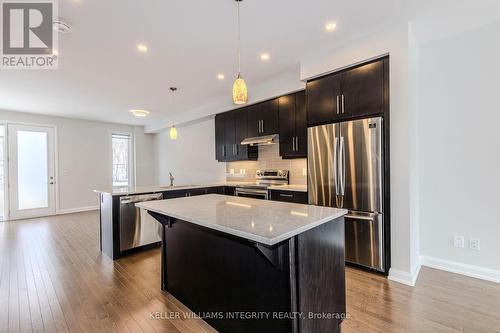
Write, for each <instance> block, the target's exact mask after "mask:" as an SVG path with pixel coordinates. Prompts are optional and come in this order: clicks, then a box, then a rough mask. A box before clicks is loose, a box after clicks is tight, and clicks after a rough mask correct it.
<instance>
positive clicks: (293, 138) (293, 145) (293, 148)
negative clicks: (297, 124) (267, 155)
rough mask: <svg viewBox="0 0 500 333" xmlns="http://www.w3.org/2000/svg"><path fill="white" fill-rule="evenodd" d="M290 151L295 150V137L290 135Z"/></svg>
mask: <svg viewBox="0 0 500 333" xmlns="http://www.w3.org/2000/svg"><path fill="white" fill-rule="evenodd" d="M292 151H295V137H293V136H292Z"/></svg>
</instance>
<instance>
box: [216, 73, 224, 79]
mask: <svg viewBox="0 0 500 333" xmlns="http://www.w3.org/2000/svg"><path fill="white" fill-rule="evenodd" d="M224 77H225V76H224V74H217V78H218V79H219V80H224Z"/></svg>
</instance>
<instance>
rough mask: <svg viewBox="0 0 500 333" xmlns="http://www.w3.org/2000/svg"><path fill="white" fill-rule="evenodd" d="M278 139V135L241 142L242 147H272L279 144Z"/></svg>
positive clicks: (257, 137) (247, 139)
mask: <svg viewBox="0 0 500 333" xmlns="http://www.w3.org/2000/svg"><path fill="white" fill-rule="evenodd" d="M277 137H278V134H272V135H264V136H256V137H253V138H246V139H245V140H243V141H241V144H242V145H250V146H255V145H257V146H260V145H272V144H275V143H277V142H276V141H277V140H276V138H277Z"/></svg>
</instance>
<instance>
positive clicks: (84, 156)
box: [0, 110, 154, 212]
mask: <svg viewBox="0 0 500 333" xmlns="http://www.w3.org/2000/svg"><path fill="white" fill-rule="evenodd" d="M0 121H9V122H24V123H33V124H45V125H55V126H56V128H57V149H58V177H57V186H58V191H59V202H58V209H59V211H61V212H64V211H71V210H76V209H81V208H89V207H97V205H98V199H97V195H96V194H95V193H94V192H93V190H94V189H106V188H109V187H111V146H110V145H111V140H110V133H111V132H112V131H119V132H129V133H132V134H134V135H135V138H136V147H135V148H136V151H137V152H138V154H137V160H138V161H137V163H136V175H137V179H136V183H137V185H149V184H152V183H154V167H153V166H154V154H153V135H150V134H144V133H143V128H142V127H134V126H127V125H119V124H111V123H102V122H94V121H85V120H76V119H69V118H61V117H49V116H42V115H35V114H29V113H21V112H11V111H2V110H0ZM145 159H148V161H144V160H145Z"/></svg>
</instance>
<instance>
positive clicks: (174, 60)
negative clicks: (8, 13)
mask: <svg viewBox="0 0 500 333" xmlns="http://www.w3.org/2000/svg"><path fill="white" fill-rule="evenodd" d="M433 2H436V1H435V0H434V1H433V0H425V1H411V0H350V1H345V0H342V1H340V0H307V1H306V0H272V1H270V0H244V1H243V2H242V3H241V20H242V22H241V28H242V33H241V35H242V75H243V77H244V78H245V79H246V81H247V84H248V86H249V89H250V94H251V93H252V90H251V89H252V87H255V86H256V85H259V84H261V83H263V82H265V81H266V80H270V79H272V78H273V77H275V76H277V75H280V74H281V73H283V72H286V71H289V70H290V69H295V68H298V64H299V61H300V59H301V57H302V55H304V54H310V53H311V52H314V50H315V48H319V47H321V46H322V45H324V44H325V43H329V44H332V45H342V44H345V43H348V42H350V41H352V40H354V39H356V38H359V37H361V36H364V35H367V34H369V33H373V32H374V31H377V30H378V29H382V28H383V27H385V26H387V25H389V24H392V23H394V22H395V21H399V20H406V19H408V18H409V17H410V16H414V15H416V14H417V13H418V12H419V11H421V10H423V9H424V8H425V7H426V6H429V3H433ZM438 2H439V1H438ZM424 3H426V5H424ZM417 7H418V8H417ZM59 15H60V17H63V18H64V19H65V20H67V21H68V22H70V23H71V25H72V27H73V31H72V32H71V33H70V34H67V35H60V37H59V38H60V39H59V48H60V49H59V57H60V58H59V59H60V60H59V69H58V70H51V71H50V70H37V71H27V70H8V71H7V70H3V71H0V109H4V110H13V111H23V112H33V113H41V114H50V115H60V116H66V117H74V118H81V119H93V120H101V121H109V122H118V123H126V124H137V125H139V124H151V123H154V122H155V121H156V122H157V121H159V120H160V119H164V118H165V117H171V116H173V115H176V114H179V113H181V112H186V111H189V110H192V109H195V108H197V107H200V105H203V104H204V103H207V102H209V101H212V100H215V99H220V98H224V97H225V96H227V98H228V99H230V98H231V87H232V81H233V78H234V76H235V74H236V71H237V63H236V37H237V33H236V29H235V28H236V4H235V2H234V1H233V0H211V1H210V0H192V1H185V0H169V1H165V0H141V1H137V0H105V1H104V0H59ZM329 21H335V22H337V24H338V26H337V29H336V30H335V31H334V32H333V33H326V32H325V30H324V26H325V24H326V23H327V22H329ZM138 43H145V44H147V45H148V47H149V52H148V53H147V54H142V53H140V52H138V51H137V50H136V45H137V44H138ZM264 51H265V52H268V53H269V54H270V56H271V59H270V61H268V62H267V63H263V62H262V61H261V60H260V57H259V55H260V53H261V52H264ZM218 73H224V74H225V76H226V79H225V80H224V81H219V80H217V78H216V75H217V74H218ZM170 86H176V87H178V89H179V90H178V92H177V94H176V97H175V99H176V101H175V104H176V107H175V109H174V108H173V107H172V101H171V95H170V91H169V89H168V88H169V87H170ZM133 108H144V109H147V110H149V111H150V112H151V115H150V117H148V118H146V119H138V118H135V117H133V116H132V115H131V114H130V113H129V112H128V110H129V109H133Z"/></svg>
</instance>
